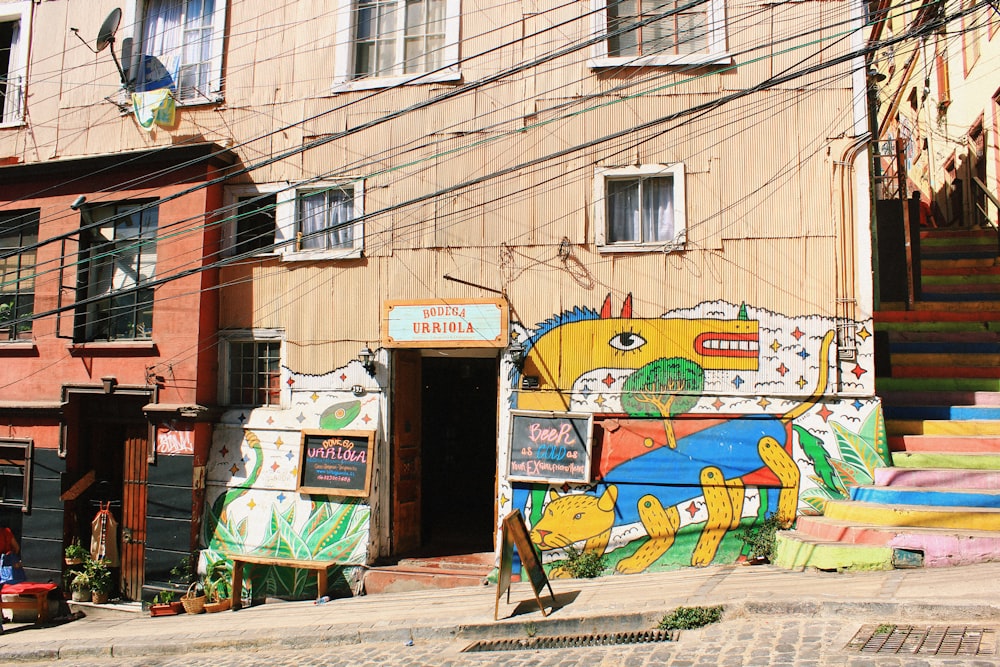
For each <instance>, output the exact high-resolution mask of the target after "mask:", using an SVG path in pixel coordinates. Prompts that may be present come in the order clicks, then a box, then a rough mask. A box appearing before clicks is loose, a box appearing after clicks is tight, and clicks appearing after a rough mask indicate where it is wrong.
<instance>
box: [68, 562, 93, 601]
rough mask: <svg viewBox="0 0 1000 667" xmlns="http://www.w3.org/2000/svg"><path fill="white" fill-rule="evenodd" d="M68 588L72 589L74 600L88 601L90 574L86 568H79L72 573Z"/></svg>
mask: <svg viewBox="0 0 1000 667" xmlns="http://www.w3.org/2000/svg"><path fill="white" fill-rule="evenodd" d="M69 589H70V591H72V596H73V601H74V602H90V598H91V587H90V574H89V573H88V572H87V570H85V569H84V570H79V571H77V572H74V573H73V575H72V579H70V581H69Z"/></svg>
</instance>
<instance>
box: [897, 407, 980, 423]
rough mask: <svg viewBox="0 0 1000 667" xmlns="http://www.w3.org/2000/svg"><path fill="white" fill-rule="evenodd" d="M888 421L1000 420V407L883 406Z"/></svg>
mask: <svg viewBox="0 0 1000 667" xmlns="http://www.w3.org/2000/svg"><path fill="white" fill-rule="evenodd" d="M882 411H883V413H884V414H885V418H886V419H910V420H913V419H954V420H973V421H974V420H977V419H997V420H1000V406H991V405H883V406H882Z"/></svg>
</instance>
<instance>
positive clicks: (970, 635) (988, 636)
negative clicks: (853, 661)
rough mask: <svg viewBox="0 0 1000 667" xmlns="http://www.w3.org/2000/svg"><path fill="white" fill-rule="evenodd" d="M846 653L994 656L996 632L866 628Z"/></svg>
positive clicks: (951, 628) (952, 628) (887, 626)
mask: <svg viewBox="0 0 1000 667" xmlns="http://www.w3.org/2000/svg"><path fill="white" fill-rule="evenodd" d="M847 649H848V650H851V651H860V652H861V653H897V654H898V653H903V654H909V655H993V654H994V653H995V652H996V631H995V630H993V629H992V628H975V627H972V628H970V627H966V626H961V625H960V626H929V627H928V626H924V627H921V626H914V625H891V624H888V623H884V624H882V625H865V626H862V627H861V629H860V630H858V632H857V634H855V635H854V638H853V639H851V641H850V642H848V644H847Z"/></svg>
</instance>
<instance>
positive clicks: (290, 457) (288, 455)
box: [285, 452, 295, 461]
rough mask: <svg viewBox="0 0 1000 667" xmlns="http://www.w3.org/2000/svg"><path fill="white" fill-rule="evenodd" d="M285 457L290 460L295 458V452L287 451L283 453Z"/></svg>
mask: <svg viewBox="0 0 1000 667" xmlns="http://www.w3.org/2000/svg"><path fill="white" fill-rule="evenodd" d="M285 458H286V459H288V460H289V461H291V460H292V459H294V458H295V454H293V453H291V452H288V453H287V454H285Z"/></svg>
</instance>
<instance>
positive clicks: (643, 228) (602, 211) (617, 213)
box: [594, 164, 687, 252]
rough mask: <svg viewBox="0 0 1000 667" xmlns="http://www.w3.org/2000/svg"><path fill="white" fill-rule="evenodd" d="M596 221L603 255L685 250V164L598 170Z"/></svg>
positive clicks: (595, 205) (595, 186)
mask: <svg viewBox="0 0 1000 667" xmlns="http://www.w3.org/2000/svg"><path fill="white" fill-rule="evenodd" d="M594 219H595V229H596V230H597V245H598V247H599V249H600V250H601V251H602V252H628V251H649V250H676V249H679V248H682V247H683V246H684V243H685V241H686V236H687V226H686V220H685V214H684V165H683V164H675V165H672V166H669V167H666V166H660V165H650V166H643V167H626V168H621V169H598V170H597V174H596V177H595V179H594Z"/></svg>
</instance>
